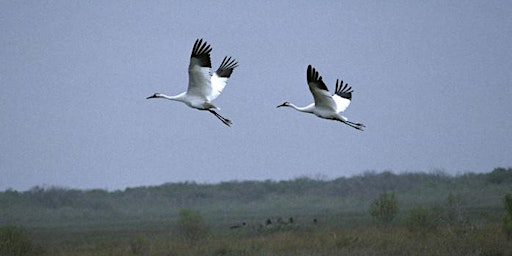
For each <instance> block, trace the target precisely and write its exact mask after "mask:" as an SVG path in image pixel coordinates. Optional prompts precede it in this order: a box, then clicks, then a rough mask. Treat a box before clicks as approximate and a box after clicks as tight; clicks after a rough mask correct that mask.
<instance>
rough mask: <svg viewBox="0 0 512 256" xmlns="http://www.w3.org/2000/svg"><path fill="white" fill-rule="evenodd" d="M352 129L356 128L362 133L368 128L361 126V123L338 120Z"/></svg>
mask: <svg viewBox="0 0 512 256" xmlns="http://www.w3.org/2000/svg"><path fill="white" fill-rule="evenodd" d="M338 121H340V122H342V123H344V124H346V125H348V126H350V127H352V128H355V129H357V130H360V131H363V127H366V126H365V125H364V124H360V123H354V122H350V121H345V120H338Z"/></svg>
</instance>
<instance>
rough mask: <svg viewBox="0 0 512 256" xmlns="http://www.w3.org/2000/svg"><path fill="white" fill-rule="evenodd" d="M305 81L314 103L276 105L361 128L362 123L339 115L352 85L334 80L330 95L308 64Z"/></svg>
mask: <svg viewBox="0 0 512 256" xmlns="http://www.w3.org/2000/svg"><path fill="white" fill-rule="evenodd" d="M307 81H308V86H309V90H310V91H311V94H312V95H313V99H314V103H311V104H309V105H307V106H305V107H298V106H296V105H294V104H292V103H290V102H284V103H283V104H281V105H279V106H277V107H291V108H293V109H295V110H297V111H300V112H304V113H310V114H314V115H316V116H318V117H320V118H324V119H330V120H336V121H340V122H342V123H344V124H346V125H348V126H350V127H352V128H355V129H358V130H363V128H364V127H365V125H364V124H361V123H354V122H351V121H349V120H348V119H347V118H346V117H344V116H342V115H340V113H341V112H343V111H345V109H347V107H348V106H349V105H350V101H351V100H352V92H353V91H352V87H350V86H348V84H346V83H345V84H343V80H342V81H341V82H340V81H339V80H336V89H335V91H334V94H332V95H331V94H330V93H329V90H328V89H327V86H326V85H325V83H324V82H323V81H322V77H321V76H320V75H319V74H318V71H316V70H315V68H313V67H312V66H311V65H309V66H308V70H307Z"/></svg>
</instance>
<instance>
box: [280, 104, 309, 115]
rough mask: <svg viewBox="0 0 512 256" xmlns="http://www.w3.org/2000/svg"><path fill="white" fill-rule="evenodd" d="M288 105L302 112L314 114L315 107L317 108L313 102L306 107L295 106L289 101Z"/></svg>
mask: <svg viewBox="0 0 512 256" xmlns="http://www.w3.org/2000/svg"><path fill="white" fill-rule="evenodd" d="M287 107H291V108H294V109H295V110H297V111H300V112H304V113H310V114H313V109H315V104H314V103H311V104H309V105H307V106H305V107H297V106H295V104H293V103H289V105H288V106H287Z"/></svg>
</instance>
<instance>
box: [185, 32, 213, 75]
mask: <svg viewBox="0 0 512 256" xmlns="http://www.w3.org/2000/svg"><path fill="white" fill-rule="evenodd" d="M211 51H212V47H211V46H210V44H208V42H206V40H203V39H202V38H200V39H196V42H195V43H194V47H193V48H192V54H191V55H190V57H191V58H196V59H198V60H199V61H200V62H199V64H200V65H201V66H203V67H210V68H211V67H212V63H211V60H210V52H211Z"/></svg>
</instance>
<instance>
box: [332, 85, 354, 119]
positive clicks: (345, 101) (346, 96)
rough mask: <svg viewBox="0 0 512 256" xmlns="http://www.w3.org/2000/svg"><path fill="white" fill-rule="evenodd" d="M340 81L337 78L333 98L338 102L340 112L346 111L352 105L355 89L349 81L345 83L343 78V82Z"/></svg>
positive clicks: (337, 106)
mask: <svg viewBox="0 0 512 256" xmlns="http://www.w3.org/2000/svg"><path fill="white" fill-rule="evenodd" d="M338 82H339V80H338V79H336V90H335V92H334V94H333V95H332V99H333V100H334V102H335V103H336V111H337V112H338V113H340V112H343V111H345V109H347V107H348V105H350V101H351V100H352V92H353V90H352V87H351V86H348V84H347V83H345V84H343V80H341V83H338Z"/></svg>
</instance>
